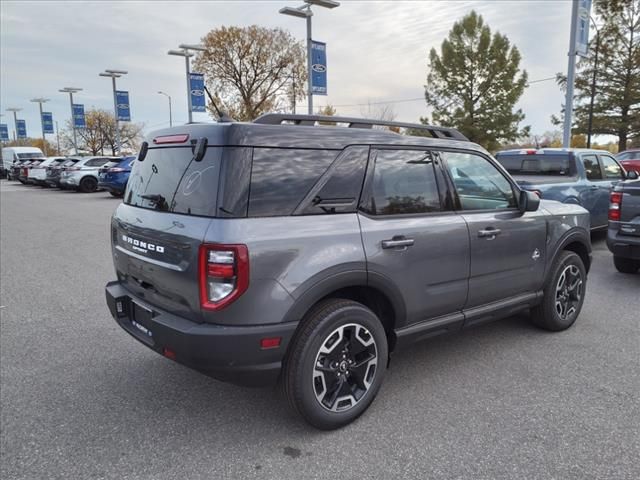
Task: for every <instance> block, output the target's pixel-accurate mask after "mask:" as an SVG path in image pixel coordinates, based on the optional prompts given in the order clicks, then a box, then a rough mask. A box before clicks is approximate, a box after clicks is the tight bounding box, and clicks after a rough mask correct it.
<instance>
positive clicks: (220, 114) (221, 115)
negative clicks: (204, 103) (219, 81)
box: [204, 85, 235, 122]
mask: <svg viewBox="0 0 640 480" xmlns="http://www.w3.org/2000/svg"><path fill="white" fill-rule="evenodd" d="M204 91H205V92H207V96H208V97H209V100H210V101H211V105H213V108H214V109H215V111H216V113H217V114H218V121H219V122H234V121H235V120H234V119H233V118H231V117H229V116H228V115H227V114H226V113H224V112H222V111H221V110H220V109H219V108H218V105H217V104H216V101H215V100H214V99H213V96H212V95H211V92H210V91H209V89H208V88H207V86H206V85H205V86H204Z"/></svg>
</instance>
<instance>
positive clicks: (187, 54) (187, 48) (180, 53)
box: [167, 43, 207, 123]
mask: <svg viewBox="0 0 640 480" xmlns="http://www.w3.org/2000/svg"><path fill="white" fill-rule="evenodd" d="M178 48H180V50H169V51H168V52H167V54H169V55H175V56H177V57H184V65H185V71H186V73H187V112H188V116H189V123H193V114H192V112H191V84H190V83H191V82H190V79H189V74H190V73H191V67H190V64H189V62H190V61H189V59H190V58H191V57H193V56H194V55H195V53H191V52H192V51H196V52H204V51H206V50H207V49H206V48H204V47H203V46H202V45H187V44H184V43H182V44H180V45H178Z"/></svg>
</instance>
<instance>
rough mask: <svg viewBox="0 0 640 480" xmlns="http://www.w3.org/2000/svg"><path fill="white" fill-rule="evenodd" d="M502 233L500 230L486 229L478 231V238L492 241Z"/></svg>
mask: <svg viewBox="0 0 640 480" xmlns="http://www.w3.org/2000/svg"><path fill="white" fill-rule="evenodd" d="M501 233H502V231H501V230H499V229H497V228H487V229H485V230H479V231H478V238H486V239H487V240H493V239H494V238H496V236H497V235H500V234H501Z"/></svg>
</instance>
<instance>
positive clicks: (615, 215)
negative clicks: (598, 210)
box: [609, 192, 622, 222]
mask: <svg viewBox="0 0 640 480" xmlns="http://www.w3.org/2000/svg"><path fill="white" fill-rule="evenodd" d="M609 201H610V203H609V220H613V221H614V222H617V221H619V220H620V209H621V208H622V192H611V196H610V197H609Z"/></svg>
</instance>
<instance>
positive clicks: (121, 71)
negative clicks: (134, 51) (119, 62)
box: [105, 69, 129, 75]
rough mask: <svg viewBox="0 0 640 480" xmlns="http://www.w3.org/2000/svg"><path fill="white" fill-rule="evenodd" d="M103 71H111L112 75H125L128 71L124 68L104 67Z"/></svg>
mask: <svg viewBox="0 0 640 480" xmlns="http://www.w3.org/2000/svg"><path fill="white" fill-rule="evenodd" d="M105 72H107V73H113V74H114V75H126V74H127V73H129V72H127V71H126V70H109V69H105Z"/></svg>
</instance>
